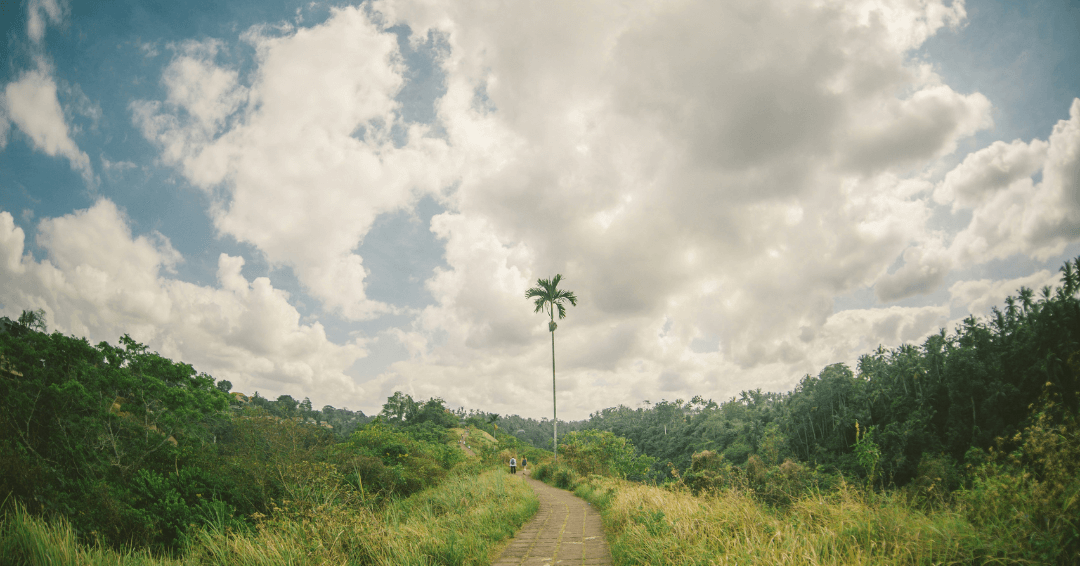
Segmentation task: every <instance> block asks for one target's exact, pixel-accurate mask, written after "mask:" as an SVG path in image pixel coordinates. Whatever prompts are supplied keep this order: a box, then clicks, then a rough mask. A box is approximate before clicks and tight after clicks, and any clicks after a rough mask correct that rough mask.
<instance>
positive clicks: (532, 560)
mask: <svg viewBox="0 0 1080 566" xmlns="http://www.w3.org/2000/svg"><path fill="white" fill-rule="evenodd" d="M522 475H523V476H524V481H526V482H528V484H529V486H530V487H532V488H533V491H535V492H536V495H538V496H539V497H540V509H539V510H538V511H537V512H536V515H534V516H533V518H532V519H530V520H529V522H528V523H525V526H523V527H521V530H520V531H518V533H517V535H515V536H514V538H513V539H511V540H510V546H507V547H506V549H505V550H503V553H502V556H500V557H499V559H498V560H496V561H495V563H494V564H493V566H549V565H552V566H553V565H555V564H561V565H564V566H578V565H581V566H585V565H588V566H611V564H613V563H612V561H611V551H610V550H609V549H608V545H607V541H605V540H604V525H603V523H601V522H600V513H598V512H597V511H596V510H595V509H593V507H592V506H591V505H589V504H588V503H586V502H585V500H583V499H581V498H580V497H578V496H576V495H574V494H573V493H570V492H569V491H565V490H562V489H558V488H555V487H551V486H549V485H547V484H546V483H544V482H541V481H537V480H534V479H532V478H530V477H529V476H528V475H527V474H522Z"/></svg>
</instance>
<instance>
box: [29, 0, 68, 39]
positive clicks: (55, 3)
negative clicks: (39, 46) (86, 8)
mask: <svg viewBox="0 0 1080 566" xmlns="http://www.w3.org/2000/svg"><path fill="white" fill-rule="evenodd" d="M66 11H67V5H66V3H61V2H60V1H59V0H28V2H27V3H26V12H27V13H26V35H27V36H28V37H29V38H30V41H32V42H33V43H41V40H42V39H45V25H46V24H47V23H51V24H53V25H59V24H60V23H61V22H62V21H63V20H64V13H65V12H66Z"/></svg>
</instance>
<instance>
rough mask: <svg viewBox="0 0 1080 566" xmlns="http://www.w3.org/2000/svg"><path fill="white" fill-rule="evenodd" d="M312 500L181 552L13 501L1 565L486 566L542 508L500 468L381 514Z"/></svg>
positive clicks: (223, 526) (206, 531)
mask: <svg viewBox="0 0 1080 566" xmlns="http://www.w3.org/2000/svg"><path fill="white" fill-rule="evenodd" d="M315 499H317V500H319V501H321V502H322V503H321V504H319V505H314V506H310V505H298V506H292V507H289V506H286V507H285V508H279V509H275V511H274V513H273V514H272V515H271V516H268V517H261V518H260V520H259V522H258V524H257V526H256V527H255V528H254V529H240V530H236V529H235V528H234V525H230V524H229V523H228V521H226V520H224V519H223V520H221V521H218V522H217V523H216V524H211V525H209V526H207V527H204V528H200V529H197V530H196V531H195V532H194V534H193V535H192V536H191V537H190V538H189V540H188V541H187V544H186V545H185V548H184V550H183V551H182V552H181V553H180V554H179V555H177V556H151V555H150V554H149V553H147V552H145V551H134V550H121V551H117V550H114V549H108V548H104V547H101V546H100V545H85V544H80V543H79V542H78V540H77V537H76V536H75V533H74V531H73V530H72V528H71V526H70V524H69V523H68V522H67V521H65V520H63V519H62V518H61V519H58V520H44V519H42V518H39V517H34V516H31V515H29V514H27V513H26V512H25V511H24V510H23V509H22V508H20V507H14V508H13V509H11V510H9V512H8V513H7V514H5V515H4V517H3V520H2V522H0V556H2V557H3V560H4V562H3V563H4V565H5V566H6V565H8V564H11V565H19V566H21V565H28V566H31V565H32V566H39V565H40V566H45V565H50V566H53V565H57V566H63V565H69V564H70V565H73V566H74V565H79V566H82V565H98V564H102V565H104V564H109V565H114V564H119V565H129V564H130V565H133V566H134V565H138V566H142V565H147V566H151V565H153V566H196V565H200V566H202V565H206V566H209V565H215V566H217V565H237V566H264V565H265V566H270V565H274V566H278V565H282V564H288V565H293V566H308V565H311V566H316V565H318V566H322V565H330V564H333V565H368V564H371V565H416V566H421V565H425V566H426V565H431V564H453V565H472V564H487V563H489V562H490V560H491V558H493V553H494V552H496V551H497V550H498V548H499V546H500V542H502V541H504V540H505V539H507V538H509V537H510V536H512V535H513V533H514V532H515V531H516V530H517V529H518V528H519V527H520V526H521V525H522V524H523V523H524V522H525V521H526V520H528V518H529V517H531V516H532V515H533V514H534V513H535V512H536V510H537V508H538V506H539V502H538V500H537V498H536V496H535V494H533V492H532V490H530V489H529V488H528V486H527V485H525V484H524V483H523V482H522V481H521V480H520V478H512V477H509V476H508V475H507V474H506V473H505V472H503V471H501V470H499V471H494V470H489V471H485V472H483V473H481V474H479V475H470V474H456V475H453V476H451V477H449V478H447V479H446V480H444V481H443V482H442V483H440V484H439V485H438V486H437V487H435V488H432V489H428V490H425V491H423V492H420V493H417V494H414V495H413V496H411V497H408V498H405V499H402V500H399V501H396V502H393V503H391V504H390V505H388V506H387V507H385V508H384V509H381V510H378V511H373V510H370V509H368V508H366V507H365V506H363V505H358V504H356V502H355V501H349V500H348V499H347V498H341V497H331V498H328V497H326V494H316V496H315Z"/></svg>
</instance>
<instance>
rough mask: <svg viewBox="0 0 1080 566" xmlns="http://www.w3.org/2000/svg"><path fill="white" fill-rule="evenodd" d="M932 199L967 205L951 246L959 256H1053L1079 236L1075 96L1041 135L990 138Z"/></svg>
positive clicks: (1079, 134) (968, 259)
mask: <svg viewBox="0 0 1080 566" xmlns="http://www.w3.org/2000/svg"><path fill="white" fill-rule="evenodd" d="M1039 170H1041V171H1042V180H1041V181H1039V182H1036V181H1035V179H1034V178H1033V177H1032V174H1033V173H1035V172H1037V171H1039ZM935 198H939V199H941V200H943V201H945V202H948V201H949V200H952V202H953V205H954V208H955V207H964V208H970V209H971V214H972V217H971V222H970V223H969V224H968V226H967V227H966V228H964V229H963V230H962V231H961V232H960V233H958V234H957V235H956V237H955V239H954V240H953V242H952V245H951V251H952V253H953V254H954V256H955V257H957V258H959V259H960V260H961V261H962V262H965V263H980V262H985V261H989V260H991V259H1000V258H1007V257H1010V256H1013V255H1015V254H1025V255H1030V256H1033V257H1035V258H1037V259H1045V258H1048V257H1050V256H1053V255H1057V254H1060V253H1061V252H1062V250H1063V249H1064V248H1065V245H1066V244H1067V243H1069V242H1073V241H1076V240H1077V239H1080V99H1074V100H1073V103H1072V107H1071V108H1070V110H1069V119H1068V120H1061V121H1059V122H1058V123H1057V125H1055V126H1054V131H1053V133H1051V134H1050V138H1049V140H1048V141H1046V142H1042V141H1040V140H1033V141H1032V142H1031V143H1030V144H1024V143H1023V142H1018V141H1014V142H1013V143H1012V144H1008V145H1006V144H994V145H991V146H990V147H988V148H986V149H983V150H981V151H979V152H976V153H974V154H972V155H971V156H969V157H968V158H967V159H965V160H964V162H963V163H961V164H960V165H958V166H957V167H956V168H955V169H954V170H953V171H951V172H949V174H948V175H946V176H945V180H944V181H942V184H941V185H940V186H939V187H938V189H937V190H936V191H935Z"/></svg>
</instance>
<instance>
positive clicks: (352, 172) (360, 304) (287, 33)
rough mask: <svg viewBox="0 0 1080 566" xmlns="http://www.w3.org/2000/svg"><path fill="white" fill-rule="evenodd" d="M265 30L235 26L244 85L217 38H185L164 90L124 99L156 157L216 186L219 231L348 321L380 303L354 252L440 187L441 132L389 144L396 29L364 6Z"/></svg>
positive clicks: (420, 132) (398, 71)
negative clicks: (249, 63) (155, 147)
mask: <svg viewBox="0 0 1080 566" xmlns="http://www.w3.org/2000/svg"><path fill="white" fill-rule="evenodd" d="M269 33H270V32H268V31H267V30H266V29H264V28H254V29H252V30H251V31H249V32H248V33H247V34H245V36H244V37H245V40H246V41H248V42H249V43H251V44H252V45H253V46H254V47H255V49H256V50H257V53H258V57H257V61H256V63H257V65H256V71H255V72H254V74H253V78H252V84H251V85H250V86H243V85H241V84H240V83H239V76H238V74H237V72H236V71H235V70H231V69H227V68H223V67H221V66H219V65H217V64H216V63H215V61H214V57H215V55H216V53H217V50H218V48H219V46H218V44H217V43H216V42H213V41H211V42H207V43H204V44H201V45H196V44H191V45H188V46H187V47H186V48H185V49H184V50H182V52H181V53H179V54H178V55H177V56H176V57H175V58H174V59H173V61H172V62H171V63H170V64H169V66H168V67H167V68H166V70H165V72H164V74H163V79H162V82H163V85H164V86H165V88H166V90H167V91H168V97H167V99H166V100H165V101H164V102H160V101H137V102H136V103H134V104H133V105H132V111H133V114H134V118H135V122H136V124H138V125H139V126H140V127H141V128H142V130H143V133H144V135H145V136H146V137H147V138H148V139H151V140H153V141H155V142H157V143H158V144H159V145H160V147H161V148H162V150H163V157H164V159H165V160H166V162H168V163H172V164H175V165H177V166H179V167H180V169H181V171H183V173H184V175H185V176H186V177H187V178H188V179H189V180H190V181H191V182H192V183H194V184H195V185H197V186H199V187H201V188H203V189H205V190H207V191H208V192H211V193H212V194H215V195H217V194H220V195H223V198H221V199H220V200H219V201H217V202H216V203H215V210H214V220H215V225H216V226H217V228H218V230H219V231H221V232H222V233H225V234H229V235H231V236H234V237H235V238H237V239H238V240H240V241H244V242H249V243H252V244H254V245H255V246H257V247H258V248H259V249H260V250H262V251H263V252H264V253H265V254H266V257H267V258H268V259H269V260H270V261H271V262H272V263H275V264H285V265H289V266H291V267H292V268H293V269H294V271H295V272H296V274H297V276H298V277H299V279H300V282H301V283H302V284H303V286H304V288H305V289H306V290H307V291H309V292H310V293H311V294H312V295H313V296H314V297H316V298H317V299H319V300H320V301H322V303H323V305H324V306H325V307H326V308H327V309H329V310H333V311H337V312H340V313H341V314H342V315H344V316H345V317H347V318H352V319H364V318H371V317H374V316H377V315H379V314H380V313H385V312H389V311H391V310H392V307H391V306H390V305H386V304H383V303H380V302H378V301H373V300H370V299H368V298H367V295H366V293H365V291H364V280H365V278H366V277H367V271H366V268H365V266H364V264H363V258H362V257H361V256H360V255H358V254H356V253H355V252H354V250H355V249H356V248H357V246H358V245H359V244H360V242H361V241H362V239H363V237H364V236H365V235H366V234H367V232H368V231H369V230H370V229H371V226H372V223H373V222H374V220H375V218H376V217H377V216H378V215H380V214H383V213H388V212H393V211H396V210H401V209H407V208H410V207H411V206H412V205H413V204H414V203H415V202H416V201H417V200H418V199H419V197H420V196H422V195H424V194H437V193H438V192H439V191H440V190H442V189H443V188H444V187H445V186H447V185H448V184H449V180H450V178H451V177H450V176H451V164H450V163H448V155H447V148H446V145H445V142H443V141H441V140H436V139H433V138H429V137H426V128H425V127H421V126H417V125H411V126H409V127H408V129H407V132H406V134H405V135H406V140H405V143H404V145H402V146H400V147H398V146H397V145H395V142H394V140H393V137H392V127H393V126H395V125H398V126H403V125H402V124H400V120H399V118H398V117H397V112H398V103H397V102H396V101H395V100H394V97H395V96H396V94H397V93H398V91H399V90H400V88H401V86H402V84H403V78H402V72H403V70H404V69H403V67H402V64H401V61H400V55H399V53H398V51H397V43H396V39H395V36H394V35H393V34H391V33H388V32H384V31H382V30H381V29H380V28H378V27H377V26H376V25H375V24H373V23H371V22H370V21H369V20H368V18H367V16H366V15H365V12H364V10H363V9H360V8H343V9H340V10H335V11H334V13H333V15H332V16H331V18H330V19H329V20H327V21H326V22H325V23H323V24H321V25H318V26H315V27H311V28H300V29H296V30H291V29H289V30H284V31H281V32H280V33H279V34H277V35H269ZM218 189H221V190H222V192H220V193H217V192H215V191H217V190H218Z"/></svg>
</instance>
